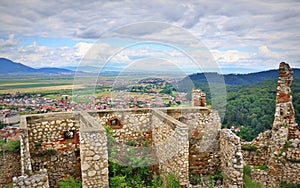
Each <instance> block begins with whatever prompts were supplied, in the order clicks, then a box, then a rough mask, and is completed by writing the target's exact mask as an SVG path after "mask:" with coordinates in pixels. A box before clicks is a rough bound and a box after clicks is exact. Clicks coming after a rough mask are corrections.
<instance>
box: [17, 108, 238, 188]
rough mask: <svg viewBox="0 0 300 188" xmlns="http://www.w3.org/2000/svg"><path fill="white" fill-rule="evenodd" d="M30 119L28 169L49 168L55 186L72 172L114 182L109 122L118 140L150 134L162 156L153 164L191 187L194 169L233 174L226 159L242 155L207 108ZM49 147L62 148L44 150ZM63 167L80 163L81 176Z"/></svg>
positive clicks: (87, 180) (96, 183)
mask: <svg viewBox="0 0 300 188" xmlns="http://www.w3.org/2000/svg"><path fill="white" fill-rule="evenodd" d="M22 118H23V117H22ZM24 122H25V124H24V125H25V126H23V128H22V132H21V134H23V136H22V139H23V141H22V145H21V147H22V153H23V155H22V156H23V158H22V161H23V162H22V164H25V167H24V169H23V172H24V174H25V175H28V177H31V176H32V172H33V173H36V172H38V169H40V168H48V175H49V183H50V186H51V187H55V186H57V181H58V180H60V179H61V178H63V177H66V176H69V175H72V176H74V177H79V178H81V179H82V183H83V187H107V186H108V185H109V182H108V174H109V173H108V148H107V147H108V143H107V137H106V131H105V129H104V127H103V125H107V124H108V125H109V126H111V128H112V130H113V132H114V137H115V139H116V141H117V142H119V143H123V145H124V144H126V142H127V141H130V140H138V141H141V140H145V139H148V140H149V141H150V145H149V148H150V150H151V156H155V157H154V158H153V159H155V160H156V161H154V162H153V163H152V164H158V170H159V173H174V174H175V175H176V176H177V177H178V180H179V182H180V184H181V185H182V186H186V187H188V186H189V173H191V172H193V173H198V174H205V175H209V174H212V173H214V172H215V170H217V169H219V168H221V170H222V172H224V173H228V172H229V171H230V170H232V169H230V168H228V167H221V165H222V162H223V163H224V161H221V160H220V158H221V157H224V156H225V157H226V160H227V159H229V158H230V159H234V157H235V158H238V156H239V155H238V151H239V150H238V149H237V148H238V143H239V140H235V141H233V140H230V142H229V141H227V140H226V141H223V142H224V143H223V142H221V141H222V139H223V140H224V138H223V137H224V136H223V137H222V138H221V137H220V135H221V134H220V133H219V132H218V130H219V129H220V127H221V123H220V119H219V116H218V114H217V113H216V112H214V111H212V110H209V109H207V108H203V107H194V108H180V109H178V108H177V109H176V108H170V109H138V110H131V109H129V110H116V111H97V112H80V113H53V114H42V115H30V116H25V119H24ZM70 131H72V132H73V134H74V136H73V137H72V138H71V139H66V138H65V136H66V135H65V133H66V132H70ZM45 133H46V134H45ZM232 137H233V136H232ZM232 143H234V144H235V147H232ZM137 144H138V143H137ZM222 144H223V145H224V146H222ZM225 146H226V147H225ZM137 147H139V146H138V145H137ZM47 149H53V150H56V151H58V152H57V153H54V154H53V155H50V156H48V155H46V156H42V157H41V156H39V155H38V154H39V152H41V151H44V150H47ZM121 149H122V148H121ZM123 149H126V147H125V148H123ZM79 151H80V152H79ZM40 157H41V158H40ZM233 161H234V160H233ZM232 163H234V164H233V165H232V168H233V169H235V168H236V165H239V161H237V162H232ZM60 165H61V166H60ZM62 165H65V166H62ZM74 165H76V167H75V168H74ZM150 165H151V164H150ZM49 166H50V167H49ZM62 167H64V170H65V169H70V170H71V169H76V168H77V167H78V168H79V170H81V173H80V175H78V176H77V175H76V174H75V175H74V171H72V172H71V171H68V170H67V174H66V173H65V171H62ZM229 169H230V170H229ZM235 170H236V171H238V170H237V169H235ZM76 172H78V171H76ZM79 172H80V171H79ZM234 172H235V171H234ZM72 173H73V174H72ZM230 173H232V171H230ZM234 174H235V176H233V177H231V176H230V178H229V180H230V181H227V180H226V181H225V183H227V184H226V185H239V184H238V183H237V181H238V180H240V179H238V178H237V172H235V173H234ZM225 175H226V174H225ZM239 175H240V174H239Z"/></svg>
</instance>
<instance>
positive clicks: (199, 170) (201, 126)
mask: <svg viewBox="0 0 300 188" xmlns="http://www.w3.org/2000/svg"><path fill="white" fill-rule="evenodd" d="M160 110H161V111H162V112H165V113H166V114H167V115H169V116H172V117H173V118H175V119H177V120H179V121H181V122H182V123H184V124H186V125H187V127H188V129H189V173H191V174H202V175H209V174H213V173H215V172H216V170H217V169H218V168H219V164H220V160H219V150H220V148H219V145H220V143H219V134H218V130H219V129H221V121H220V119H219V115H218V113H217V112H215V111H213V110H209V109H207V108H203V107H192V108H191V107H189V108H178V109H172V108H171V109H160Z"/></svg>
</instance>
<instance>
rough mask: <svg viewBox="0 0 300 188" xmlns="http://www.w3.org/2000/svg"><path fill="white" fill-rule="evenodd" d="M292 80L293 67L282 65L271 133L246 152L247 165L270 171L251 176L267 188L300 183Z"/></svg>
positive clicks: (299, 161)
mask: <svg viewBox="0 0 300 188" xmlns="http://www.w3.org/2000/svg"><path fill="white" fill-rule="evenodd" d="M292 80H293V72H292V70H291V68H290V66H289V65H288V64H286V63H284V62H282V63H280V65H279V74H278V85H277V89H276V107H275V115H274V122H273V127H272V130H271V131H266V132H264V133H261V134H260V135H259V136H258V137H257V138H255V139H254V140H253V141H252V142H251V143H250V144H251V145H253V146H255V147H256V150H255V151H244V155H245V161H246V163H247V164H248V165H253V166H260V165H267V167H268V169H266V170H254V171H253V172H252V173H251V175H250V177H251V178H252V179H253V180H254V181H257V182H260V183H263V186H264V187H280V184H281V183H282V182H287V183H294V184H298V185H299V184H300V177H299V173H300V144H299V143H300V132H299V127H298V124H297V123H296V122H295V112H294V107H293V104H292V96H291V88H290V86H291V83H292ZM251 152H252V153H253V154H250V153H251ZM253 155H255V157H253ZM250 156H252V157H250Z"/></svg>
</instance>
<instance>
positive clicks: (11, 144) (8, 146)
mask: <svg viewBox="0 0 300 188" xmlns="http://www.w3.org/2000/svg"><path fill="white" fill-rule="evenodd" d="M0 152H15V153H19V152H20V140H9V141H7V142H6V141H4V140H0Z"/></svg>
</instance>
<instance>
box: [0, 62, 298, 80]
mask: <svg viewBox="0 0 300 188" xmlns="http://www.w3.org/2000/svg"><path fill="white" fill-rule="evenodd" d="M70 69H71V70H70ZM70 69H66V68H53V67H48V68H38V69H35V68H32V67H29V66H26V65H24V64H22V63H16V62H13V61H11V60H9V59H6V58H0V75H23V74H24V75H29V74H69V75H71V74H74V73H75V72H76V69H75V68H74V67H70ZM87 69H89V70H91V69H92V67H87ZM87 72H89V71H87ZM293 72H294V79H296V78H300V69H293ZM82 73H84V72H82ZM89 74H91V73H89ZM105 75H118V71H111V72H105ZM222 76H223V78H224V81H225V83H226V84H229V85H243V84H253V83H258V82H261V81H264V80H270V79H277V77H278V70H268V71H261V72H256V73H248V74H218V73H215V72H210V73H195V74H191V75H188V76H187V77H186V78H184V79H183V80H182V81H181V83H185V81H188V80H192V81H193V82H198V83H207V78H209V79H208V80H209V81H210V82H214V81H216V82H217V81H219V80H220V78H222Z"/></svg>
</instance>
